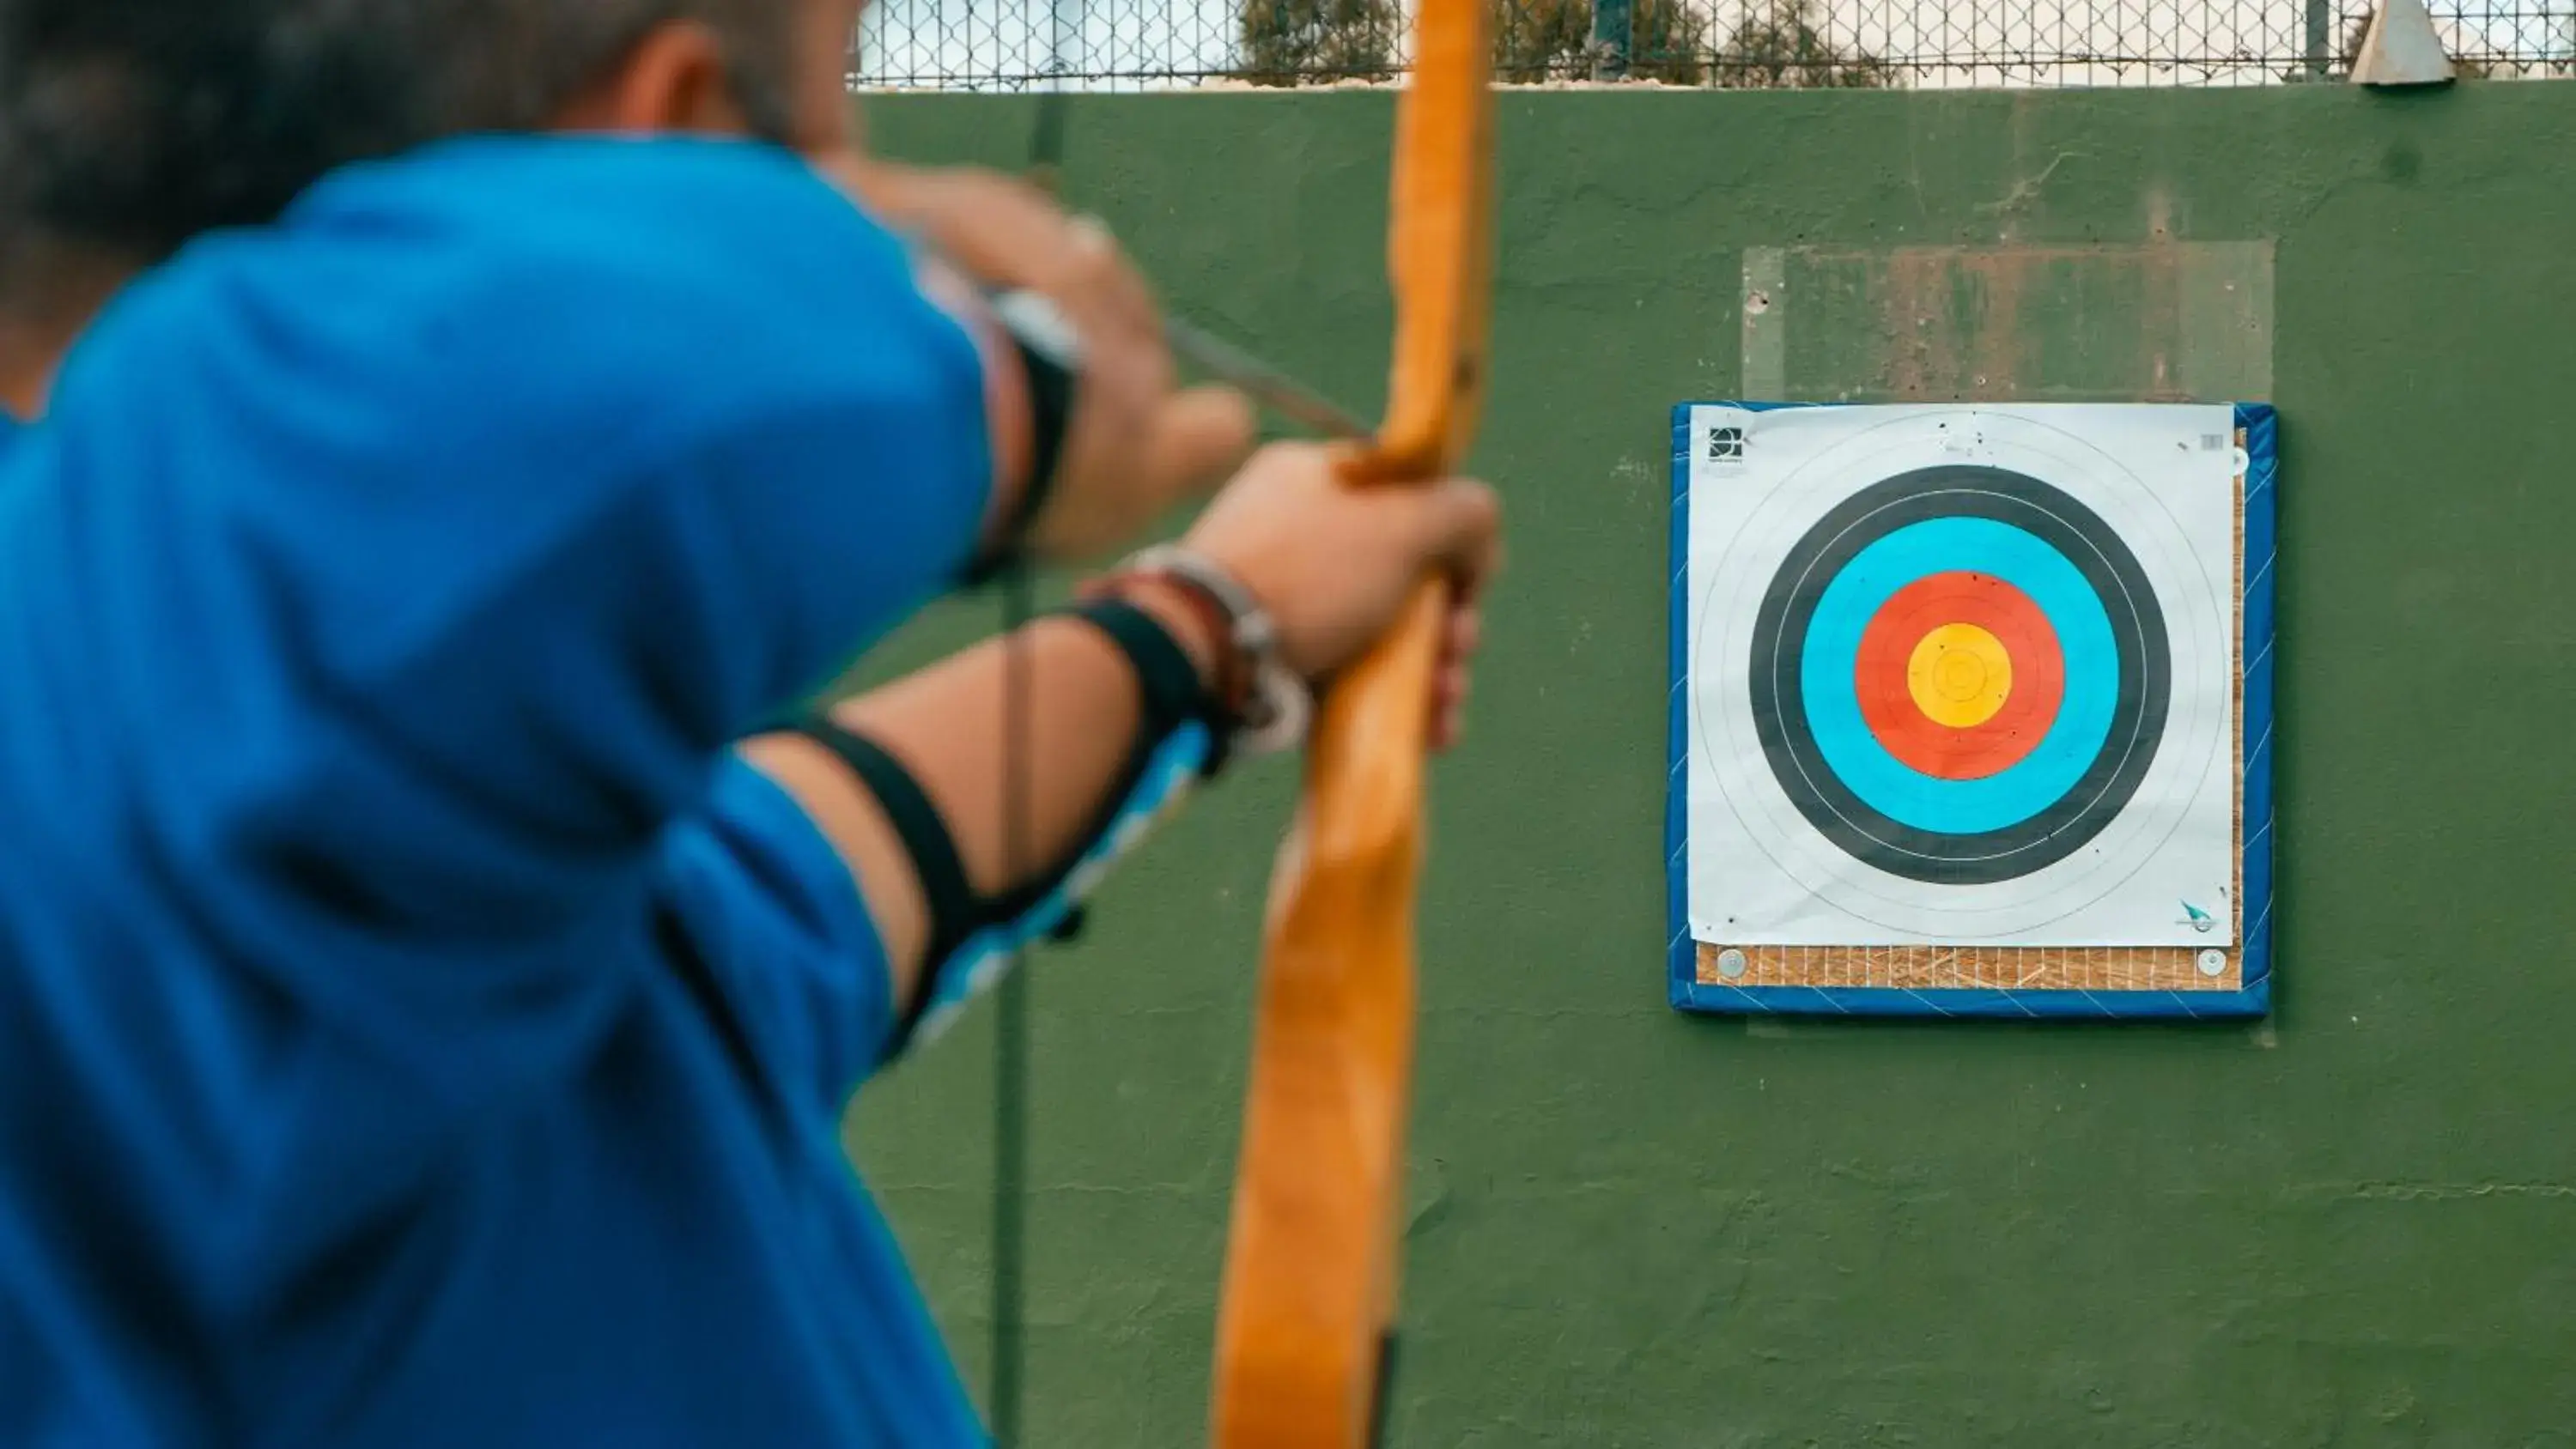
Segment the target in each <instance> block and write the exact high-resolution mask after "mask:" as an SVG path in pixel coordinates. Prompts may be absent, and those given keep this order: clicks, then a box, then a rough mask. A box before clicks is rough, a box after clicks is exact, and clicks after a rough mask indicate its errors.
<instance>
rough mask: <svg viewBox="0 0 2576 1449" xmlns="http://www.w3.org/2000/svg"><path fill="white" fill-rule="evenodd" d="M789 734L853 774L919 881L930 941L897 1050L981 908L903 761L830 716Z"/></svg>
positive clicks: (980, 918) (944, 829) (941, 822)
mask: <svg viewBox="0 0 2576 1449" xmlns="http://www.w3.org/2000/svg"><path fill="white" fill-rule="evenodd" d="M794 732H795V733H797V734H800V735H803V736H804V737H805V738H807V739H809V740H812V741H813V742H814V743H816V744H818V745H821V746H822V747H823V748H825V749H827V750H830V751H831V752H832V753H833V754H834V755H837V756H839V757H840V760H841V763H843V764H845V765H847V766H849V768H850V773H852V774H854V775H856V776H858V777H859V783H860V784H861V785H863V786H865V787H866V788H867V792H868V793H869V794H870V795H872V796H874V797H876V802H877V808H879V809H881V810H883V811H884V812H885V816H886V821H887V823H888V824H890V825H892V826H893V827H894V833H895V838H896V839H898V840H900V841H901V842H902V843H903V852H904V854H906V855H908V856H910V857H911V858H912V868H913V872H914V874H915V875H917V876H918V877H919V878H920V880H921V900H922V908H923V910H924V911H925V912H926V913H927V914H928V915H929V917H930V938H929V941H928V943H927V944H926V945H925V946H924V947H923V948H922V953H921V960H922V967H921V979H920V980H919V981H917V982H916V983H914V986H913V993H912V1000H911V1001H909V1002H905V1003H901V1007H902V1012H903V1015H902V1019H901V1020H900V1021H899V1022H897V1023H896V1027H895V1042H896V1044H897V1049H898V1050H899V1049H900V1045H901V1043H903V1042H906V1041H909V1040H911V1038H912V1032H913V1028H914V1027H915V1026H917V1025H919V1024H920V1022H921V1014H922V1013H923V1012H924V1011H927V1010H928V1009H929V1008H930V1002H931V1000H932V998H933V997H935V996H936V995H937V994H938V993H937V990H936V989H935V986H936V984H935V983H934V982H933V981H932V979H931V977H932V974H933V973H934V972H936V971H937V970H938V969H939V965H940V963H941V962H943V961H946V960H947V959H948V958H949V957H951V956H954V955H956V954H957V949H958V948H959V947H960V946H963V945H965V944H966V938H967V937H969V936H972V935H973V934H975V932H976V931H977V930H979V929H981V928H982V927H983V925H984V908H983V903H982V902H981V901H979V900H978V899H977V898H976V895H975V887H974V885H973V884H972V883H971V882H970V881H968V880H967V878H966V862H965V861H964V860H963V859H962V858H961V857H960V856H959V855H958V854H957V838H956V837H955V836H953V835H951V834H949V831H948V821H947V820H946V818H944V817H943V816H941V815H940V813H939V807H938V806H936V805H933V804H931V803H930V796H929V795H928V794H926V793H924V792H923V790H922V788H921V785H920V782H918V781H916V780H914V779H913V778H912V772H911V771H910V770H907V769H905V768H904V767H903V764H902V762H901V761H899V760H897V759H895V757H894V756H892V755H890V754H887V753H886V751H885V747H884V746H882V745H880V744H878V743H877V742H876V741H874V740H872V739H869V738H868V737H867V736H865V735H863V734H859V733H857V732H855V731H853V730H850V729H847V728H845V727H843V726H842V725H841V724H840V723H839V722H838V721H836V720H834V719H833V718H832V717H831V715H829V714H828V713H824V712H819V711H818V712H816V713H814V714H810V715H807V716H806V717H805V718H803V719H801V720H799V721H797V722H796V724H795V726H794ZM891 1054H892V1053H891V1052H890V1053H889V1055H891Z"/></svg>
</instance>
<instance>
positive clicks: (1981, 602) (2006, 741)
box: [1852, 570, 2066, 780]
mask: <svg viewBox="0 0 2576 1449" xmlns="http://www.w3.org/2000/svg"><path fill="white" fill-rule="evenodd" d="M1947 624H1969V625H1974V626H1975V627H1977V628H1980V629H1983V630H1985V631H1986V632H1987V633H1988V634H1991V635H1993V636H1994V637H1995V639H1996V640H1997V641H1998V642H1999V643H2001V644H2002V645H2003V648H2004V650H2005V652H2006V653H2007V654H2008V655H2009V656H2010V658H2011V660H2012V685H2011V690H2010V692H2009V693H2008V694H2007V695H2006V696H2005V698H2004V700H2003V703H2002V706H2001V707H2000V708H1998V709H1997V710H1996V711H1995V713H1994V714H1993V715H1991V716H1990V717H1988V718H1987V719H1986V720H1984V721H1983V722H1981V723H1979V724H1976V725H1972V726H1969V727H1967V728H1964V729H1963V728H1958V727H1955V726H1952V725H1948V724H1944V723H1942V722H1940V721H1939V720H1936V719H1933V718H1931V717H1930V716H1929V715H1927V714H1925V713H1924V712H1923V710H1922V709H1921V708H1920V707H1919V706H1917V705H1916V703H1915V701H1914V695H1913V691H1912V689H1911V688H1910V686H1909V684H1908V682H1907V670H1908V668H1909V667H1910V665H1911V663H1912V660H1913V656H1914V649H1915V646H1916V645H1917V644H1919V643H1921V642H1922V641H1923V639H1924V638H1925V636H1927V635H1929V634H1930V633H1932V631H1934V630H1936V629H1939V628H1941V627H1942V626H1943V625H1947ZM1852 667H1853V673H1854V679H1853V684H1854V686H1855V689H1854V692H1855V693H1857V694H1858V695H1859V697H1860V710H1861V718H1862V720H1863V721H1864V722H1866V723H1867V725H1868V726H1869V731H1870V733H1871V734H1872V735H1874V736H1875V737H1876V738H1877V740H1878V742H1879V743H1880V744H1881V745H1883V746H1885V747H1886V749H1887V752H1888V753H1889V754H1891V755H1893V756H1895V757H1896V758H1897V760H1898V761H1899V762H1901V763H1903V764H1905V765H1906V766H1908V767H1910V768H1912V769H1916V770H1920V771H1922V772H1923V773H1924V774H1926V775H1930V776H1933V777H1935V778H1937V779H1943V780H1976V779H1982V778H1984V777H1986V776H1988V775H1997V774H2001V773H2003V772H2004V771H2005V770H2008V769H2011V768H2012V767H2013V766H2014V765H2015V764H2018V763H2019V762H2020V761H2021V760H2022V758H2023V757H2024V756H2026V755H2028V754H2029V753H2030V752H2031V751H2032V750H2034V749H2036V748H2038V746H2039V742H2040V741H2041V740H2042V739H2043V738H2045V737H2046V736H2047V734H2048V727H2049V725H2050V724H2051V723H2052V722H2054V721H2055V720H2056V718H2057V708H2058V705H2059V703H2060V702H2061V701H2062V700H2063V699H2064V697H2065V693H2066V658H2065V653H2064V651H2063V650H2062V649H2061V648H2060V647H2059V645H2058V642H2057V631H2056V630H2054V629H2052V628H2050V627H2049V625H2048V616H2047V615H2046V614H2044V613H2042V612H2041V611H2040V608H2039V605H2037V604H2036V603H2033V602H2032V601H2031V598H2030V596H2029V595H2028V594H2025V593H2023V592H2022V591H2021V590H2019V589H2017V588H2014V587H2013V586H2012V585H2010V584H2008V583H2005V582H2004V581H2003V580H2001V579H1998V578H1994V577H1991V576H1989V575H1986V574H1980V573H1972V572H1968V571H1964V570H1959V571H1952V572H1949V573H1938V574H1929V575H1926V576H1924V577H1923V578H1920V579H1917V580H1915V581H1914V582H1913V583H1911V584H1908V585H1906V586H1905V587H1904V588H1902V589H1899V590H1898V591H1897V592H1896V593H1895V594H1894V595H1893V596H1892V597H1890V598H1889V599H1888V601H1887V603H1886V604H1885V605H1884V606H1882V607H1881V608H1880V609H1879V611H1878V613H1877V615H1876V616H1875V617H1873V618H1872V619H1871V620H1870V621H1869V625H1868V627H1867V628H1866V629H1865V630H1864V631H1863V632H1862V634H1861V642H1860V650H1859V653H1858V655H1857V656H1856V657H1855V659H1854V661H1853V666H1852Z"/></svg>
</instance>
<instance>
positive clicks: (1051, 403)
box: [964, 294, 1077, 588]
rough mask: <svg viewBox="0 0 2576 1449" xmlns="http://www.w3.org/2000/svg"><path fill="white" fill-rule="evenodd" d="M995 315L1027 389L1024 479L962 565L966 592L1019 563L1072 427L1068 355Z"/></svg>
mask: <svg viewBox="0 0 2576 1449" xmlns="http://www.w3.org/2000/svg"><path fill="white" fill-rule="evenodd" d="M1020 295H1028V294H1020ZM1005 300H1008V299H1005ZM995 311H996V314H997V315H998V316H999V317H1000V318H1001V321H1002V328H1003V331H1004V332H1005V333H1007V334H1008V335H1009V337H1010V339H1011V347H1012V349H1013V351H1014V352H1016V353H1017V354H1018V356H1019V359H1020V375H1021V376H1022V377H1023V378H1024V379H1026V380H1027V383H1028V395H1029V476H1028V478H1027V480H1026V481H1025V482H1024V483H1023V484H1022V486H1021V488H1020V496H1019V498H1018V500H1017V501H1016V502H1015V503H1014V504H1013V505H1012V508H1011V515H1010V517H1009V518H1008V519H1006V520H1004V522H1003V525H1002V528H1001V530H1000V531H999V532H998V533H996V534H995V535H994V537H993V538H992V540H991V541H990V542H988V543H986V544H985V545H984V547H983V548H982V549H981V550H979V551H978V552H977V553H976V555H975V557H974V558H973V559H972V560H971V561H969V562H968V564H967V566H966V574H965V578H964V583H965V584H966V586H967V587H969V588H978V587H981V586H982V585H984V584H988V583H990V582H992V581H993V580H994V579H995V578H998V577H1000V576H1001V575H1002V574H1003V573H1005V572H1007V571H1008V570H1009V569H1011V568H1012V567H1014V566H1015V565H1017V564H1018V563H1019V562H1020V561H1021V559H1022V557H1023V556H1024V554H1025V553H1026V545H1027V542H1028V533H1029V529H1030V528H1031V527H1032V526H1033V525H1034V524H1035V523H1036V522H1037V519H1038V515H1039V513H1040V512H1042V511H1043V510H1044V509H1045V508H1046V502H1047V498H1048V496H1049V495H1051V494H1052V493H1053V492H1054V491H1055V482H1056V474H1057V472H1058V471H1059V470H1060V469H1061V468H1062V467H1063V464H1064V442H1065V434H1066V432H1067V431H1068V430H1069V429H1070V428H1071V427H1072V426H1073V398H1074V391H1075V384H1076V381H1077V379H1076V376H1075V372H1074V367H1075V362H1074V358H1073V355H1072V353H1071V352H1070V351H1067V350H1062V347H1061V344H1060V343H1059V342H1057V341H1055V340H1051V339H1047V338H1044V337H1042V336H1041V335H1040V331H1041V328H1040V326H1039V324H1037V323H1036V322H1034V321H1032V320H1031V319H1030V318H1029V317H1028V316H1027V315H1026V314H1025V312H1024V310H1023V309H1021V308H1018V307H1011V306H1000V307H997V308H996V309H995Z"/></svg>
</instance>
